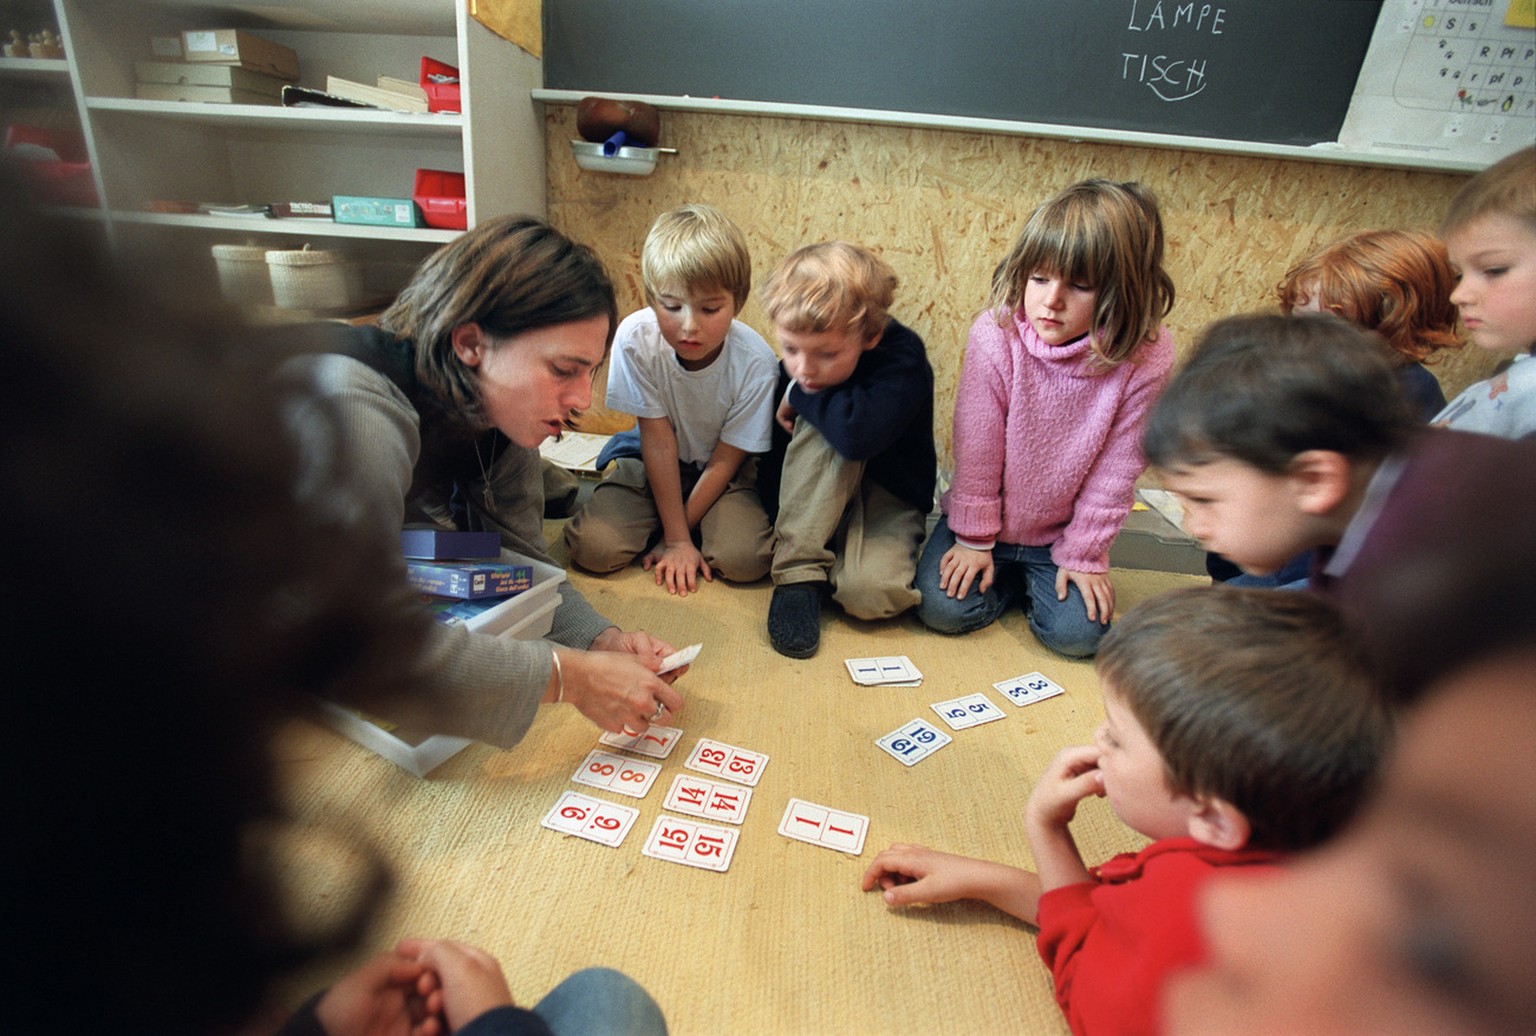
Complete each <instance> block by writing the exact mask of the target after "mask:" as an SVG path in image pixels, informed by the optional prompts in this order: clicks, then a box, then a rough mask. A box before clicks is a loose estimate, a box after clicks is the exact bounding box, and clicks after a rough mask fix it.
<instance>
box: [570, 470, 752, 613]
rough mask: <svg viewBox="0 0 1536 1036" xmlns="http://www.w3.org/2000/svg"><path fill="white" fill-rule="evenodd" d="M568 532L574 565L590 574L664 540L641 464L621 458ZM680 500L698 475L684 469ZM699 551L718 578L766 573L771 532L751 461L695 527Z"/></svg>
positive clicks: (739, 579) (747, 578) (611, 568)
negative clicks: (661, 539)
mask: <svg viewBox="0 0 1536 1036" xmlns="http://www.w3.org/2000/svg"><path fill="white" fill-rule="evenodd" d="M614 465H615V468H614V470H613V471H612V472H611V473H610V474H609V475H608V477H607V478H605V479H603V481H602V483H601V484H600V485H599V486H598V487H597V488H596V489H594V490H593V491H592V498H591V499H590V500H588V501H587V503H586V506H584V507H583V508H582V509H581V510H580V511H578V512H577V513H576V516H575V517H574V518H572V519H571V520H570V522H569V523H567V525H566V527H565V542H566V545H567V546H568V547H569V548H570V551H571V561H573V562H574V563H576V564H577V565H580V566H581V567H582V568H584V569H586V570H587V571H589V572H599V573H607V572H617V571H618V570H619V569H621V568H623V567H624V566H625V565H628V564H629V563H630V562H632V561H634V560H635V558H637V557H639V556H640V555H641V554H643V553H645V551H646V550H648V549H649V548H650V546H651V544H653V543H654V542H656V540H657V539H658V537H659V535H660V533H661V515H660V514H659V513H658V512H657V510H656V499H655V497H653V496H652V495H651V485H650V481H649V480H648V479H647V478H646V477H645V463H644V462H643V461H641V460H639V459H638V458H635V457H622V458H620V459H619V460H617V461H615V462H614ZM681 472H682V480H683V499H685V500H686V499H687V498H688V493H689V492H690V491H692V489H693V486H694V484H695V483H696V482H698V480H699V474H700V473H699V471H697V470H696V469H695V468H693V467H692V466H690V465H683V466H682V469H681ZM696 539H697V541H698V543H699V551H700V553H702V554H703V555H704V560H705V561H707V562H709V567H710V568H711V569H712V570H713V571H714V573H715V574H716V575H718V576H721V577H722V578H724V579H728V580H730V581H731V582H733V583H751V582H754V581H755V580H758V579H761V578H763V576H765V575H767V574H768V563H769V561H770V559H771V558H772V557H773V528H772V526H770V525H769V524H768V515H767V513H766V512H764V510H763V502H762V500H761V499H759V498H758V495H757V461H756V460H755V459H753V458H748V459H747V460H746V461H745V462H744V463H743V464H742V465H741V468H740V470H738V471H737V472H736V477H735V478H734V479H732V480H731V483H730V485H729V486H727V487H726V490H725V492H724V493H722V494H721V495H720V499H719V500H716V501H715V506H713V507H711V508H710V509H709V510H708V511H707V512H705V514H704V517H703V518H702V519H701V520H700V521H699V526H698V529H697V535H696Z"/></svg>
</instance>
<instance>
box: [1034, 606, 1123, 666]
mask: <svg viewBox="0 0 1536 1036" xmlns="http://www.w3.org/2000/svg"><path fill="white" fill-rule="evenodd" d="M1029 628H1030V629H1031V630H1033V631H1034V634H1035V636H1036V637H1037V638H1039V640H1040V643H1042V644H1044V645H1045V646H1046V647H1048V648H1050V649H1051V650H1052V651H1054V652H1056V653H1057V654H1058V655H1065V656H1066V657H1067V658H1092V657H1093V656H1094V655H1095V654H1097V653H1098V650H1099V641H1101V640H1103V639H1104V634H1105V633H1107V632H1109V623H1107V622H1106V623H1098V622H1094V621H1093V620H1091V619H1089V618H1088V615H1087V613H1086V612H1085V613H1083V614H1082V615H1077V616H1074V615H1067V614H1063V610H1062V609H1040V608H1031V609H1030V613H1029Z"/></svg>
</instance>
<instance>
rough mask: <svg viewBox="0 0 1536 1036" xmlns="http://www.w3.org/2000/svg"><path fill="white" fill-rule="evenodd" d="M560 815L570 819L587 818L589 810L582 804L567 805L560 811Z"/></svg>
mask: <svg viewBox="0 0 1536 1036" xmlns="http://www.w3.org/2000/svg"><path fill="white" fill-rule="evenodd" d="M560 815H561V816H562V817H566V818H567V819H570V820H585V819H587V811H586V810H584V809H582V808H581V807H580V806H566V807H565V808H564V809H562V810H561V811H560Z"/></svg>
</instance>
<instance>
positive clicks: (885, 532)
mask: <svg viewBox="0 0 1536 1036" xmlns="http://www.w3.org/2000/svg"><path fill="white" fill-rule="evenodd" d="M926 517H927V516H926V515H924V514H923V513H922V512H921V511H919V510H918V509H917V508H915V507H913V506H911V505H910V504H907V503H904V502H903V501H901V500H899V499H898V498H897V497H895V496H894V495H892V494H891V493H890V492H889V491H887V490H886V489H885V488H884V487H882V486H880V485H877V484H876V483H875V481H874V480H873V479H866V478H865V477H864V462H863V461H851V460H848V459H847V458H845V457H843V456H842V455H841V454H839V453H838V452H837V451H836V450H834V449H833V448H832V446H831V444H830V443H828V442H827V440H826V439H825V438H823V437H822V434H821V433H820V432H818V431H817V430H816V428H815V427H814V426H812V425H811V424H810V423H809V422H807V421H806V420H804V419H803V418H800V419H797V420H796V421H795V434H794V436H793V437H792V438H791V439H790V441H789V449H788V450H787V452H786V453H785V454H784V475H783V478H782V480H781V483H780V486H779V519H778V522H777V523H776V524H775V526H774V531H775V532H776V533H777V534H778V538H779V542H778V546H777V547H775V548H774V552H773V582H774V585H775V586H788V585H790V584H792V583H830V584H831V586H832V599H833V600H834V601H836V602H837V603H838V604H840V605H842V606H843V610H844V611H846V612H847V613H848V614H849V615H852V616H854V617H855V618H858V619H888V618H890V617H892V616H894V615H900V614H901V613H902V612H904V611H906V610H907V609H908V608H911V607H914V606H915V605H916V604H917V603H918V601H920V600H921V599H922V598H921V595H920V594H919V593H918V592H917V591H916V590H915V589H913V587H912V578H913V576H914V575H915V574H916V572H917V552H918V547H919V546H920V545H921V544H922V541H923V533H924V531H925V528H926V524H925V523H926Z"/></svg>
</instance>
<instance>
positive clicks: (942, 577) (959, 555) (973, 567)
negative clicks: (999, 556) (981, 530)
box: [939, 543, 997, 601]
mask: <svg viewBox="0 0 1536 1036" xmlns="http://www.w3.org/2000/svg"><path fill="white" fill-rule="evenodd" d="M996 572H997V568H996V566H994V565H993V564H992V552H991V551H990V550H972V549H971V548H970V547H965V546H961V545H960V544H958V543H957V544H955V545H954V546H953V547H950V548H949V549H948V550H946V551H945V552H944V556H943V557H942V558H940V559H939V589H940V590H943V591H944V593H945V595H946V596H949V597H953V598H955V599H956V600H958V601H963V600H965V595H966V594H968V593H970V591H971V583H972V582H973V581H975V582H976V592H977V593H979V594H984V593H986V592H987V591H988V590H989V589H991V587H992V577H993V575H995V574H996Z"/></svg>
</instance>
